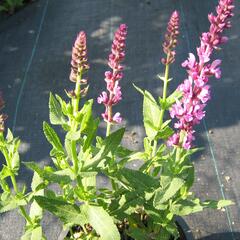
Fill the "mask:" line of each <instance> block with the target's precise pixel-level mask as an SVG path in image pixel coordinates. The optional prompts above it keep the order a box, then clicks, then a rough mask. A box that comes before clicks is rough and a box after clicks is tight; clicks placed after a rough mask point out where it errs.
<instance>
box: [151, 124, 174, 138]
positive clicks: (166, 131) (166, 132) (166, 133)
mask: <svg viewBox="0 0 240 240" xmlns="http://www.w3.org/2000/svg"><path fill="white" fill-rule="evenodd" d="M173 133H174V131H173V129H172V128H170V127H169V126H166V127H165V128H162V129H161V130H160V131H159V132H158V133H157V135H156V137H155V140H158V139H163V140H166V139H168V138H169V137H170V136H172V135H173Z"/></svg>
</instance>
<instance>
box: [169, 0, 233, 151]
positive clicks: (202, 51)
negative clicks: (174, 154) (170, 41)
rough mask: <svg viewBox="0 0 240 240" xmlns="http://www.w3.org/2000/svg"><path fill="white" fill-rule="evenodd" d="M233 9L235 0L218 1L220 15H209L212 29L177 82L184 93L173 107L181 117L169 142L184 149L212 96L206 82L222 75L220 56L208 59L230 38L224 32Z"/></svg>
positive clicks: (204, 35)
mask: <svg viewBox="0 0 240 240" xmlns="http://www.w3.org/2000/svg"><path fill="white" fill-rule="evenodd" d="M233 9H234V6H233V0H220V1H219V5H218V6H217V8H216V11H217V16H214V15H213V13H211V14H209V17H208V18H209V21H210V23H211V25H210V29H209V32H207V33H203V34H202V36H201V39H200V40H201V43H200V47H198V48H197V55H198V60H197V59H196V57H195V56H194V54H192V53H190V54H189V58H188V59H187V60H186V61H185V62H183V64H182V66H183V67H184V68H186V69H187V72H188V78H187V79H186V80H185V81H184V82H183V83H182V84H180V85H179V86H178V90H180V91H181V92H182V93H183V97H182V99H181V100H180V101H177V102H176V103H175V104H174V105H173V106H172V108H171V109H170V115H171V117H172V118H177V119H178V122H176V123H175V125H174V127H175V128H176V129H177V130H178V131H177V133H175V134H174V135H173V136H172V137H170V138H169V140H168V145H170V146H171V145H181V146H182V147H183V148H185V149H190V148H191V147H192V142H193V140H194V139H195V137H194V133H195V131H194V129H193V128H194V126H195V125H197V124H199V123H200V121H201V120H202V119H203V118H204V117H205V111H204V108H205V106H206V103H207V102H208V100H209V99H210V97H211V96H210V86H209V85H208V84H207V83H208V81H209V78H210V77H211V76H215V77H216V78H221V70H220V67H219V66H220V64H221V60H218V59H217V60H215V61H213V62H212V63H209V61H210V57H211V55H212V53H213V50H214V49H217V48H218V46H219V45H220V44H223V43H225V42H226V40H227V38H226V37H225V36H222V33H223V31H224V29H227V28H229V27H230V26H231V23H230V20H229V19H230V18H231V17H232V16H233V13H232V10H233ZM180 133H183V136H184V137H183V139H181V138H180V135H181V134H180ZM180 141H181V143H180Z"/></svg>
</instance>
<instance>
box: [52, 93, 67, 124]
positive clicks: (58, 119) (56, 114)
mask: <svg viewBox="0 0 240 240" xmlns="http://www.w3.org/2000/svg"><path fill="white" fill-rule="evenodd" d="M49 119H50V122H51V124H54V125H62V124H64V123H66V118H65V116H64V115H63V113H62V109H61V105H60V103H59V102H58V101H57V99H56V98H55V97H54V96H53V94H52V93H50V96H49Z"/></svg>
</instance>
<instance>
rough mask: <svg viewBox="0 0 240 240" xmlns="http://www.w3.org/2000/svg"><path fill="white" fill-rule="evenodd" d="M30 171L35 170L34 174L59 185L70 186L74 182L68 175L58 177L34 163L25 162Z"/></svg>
mask: <svg viewBox="0 0 240 240" xmlns="http://www.w3.org/2000/svg"><path fill="white" fill-rule="evenodd" d="M24 164H25V165H26V166H27V167H28V168H29V169H31V170H33V171H34V172H37V174H38V175H39V176H40V177H41V178H43V179H44V180H47V181H49V182H52V183H58V184H68V183H70V182H71V181H72V180H71V178H70V177H69V176H67V175H57V174H55V173H53V172H50V171H48V170H46V169H41V168H40V167H39V166H38V165H37V164H36V163H34V162H25V163H24Z"/></svg>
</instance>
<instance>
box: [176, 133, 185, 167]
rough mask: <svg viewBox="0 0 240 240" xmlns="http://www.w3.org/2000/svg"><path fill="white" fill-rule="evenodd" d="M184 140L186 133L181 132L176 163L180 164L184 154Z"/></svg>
mask: <svg viewBox="0 0 240 240" xmlns="http://www.w3.org/2000/svg"><path fill="white" fill-rule="evenodd" d="M183 139H184V133H183V132H182V131H181V132H180V139H179V145H180V146H178V147H177V150H176V163H178V162H179V161H180V160H181V154H182V142H183Z"/></svg>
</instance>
